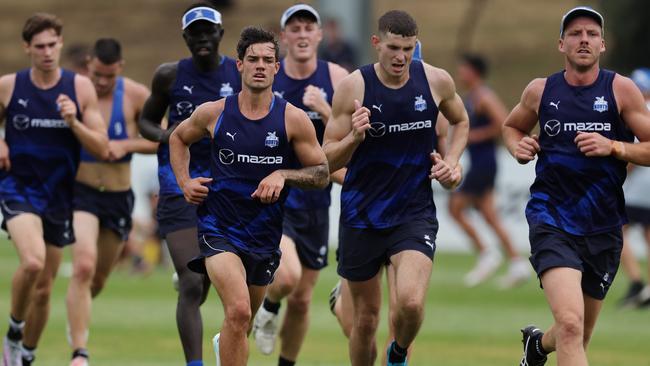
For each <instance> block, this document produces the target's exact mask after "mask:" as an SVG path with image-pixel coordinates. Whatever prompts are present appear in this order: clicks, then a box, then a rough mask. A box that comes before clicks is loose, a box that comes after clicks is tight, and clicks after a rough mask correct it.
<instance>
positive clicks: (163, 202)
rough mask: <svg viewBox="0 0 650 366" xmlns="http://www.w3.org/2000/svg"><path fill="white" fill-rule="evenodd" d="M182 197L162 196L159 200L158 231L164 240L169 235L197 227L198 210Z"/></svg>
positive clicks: (157, 213)
mask: <svg viewBox="0 0 650 366" xmlns="http://www.w3.org/2000/svg"><path fill="white" fill-rule="evenodd" d="M197 207H198V206H196V205H193V204H191V203H189V202H187V201H186V200H185V197H183V196H182V195H161V196H160V197H159V198H158V209H157V212H156V217H157V219H158V231H159V233H160V237H162V238H164V237H166V236H167V234H169V233H173V232H175V231H179V230H183V229H189V228H193V227H196V223H197V221H196V208H197Z"/></svg>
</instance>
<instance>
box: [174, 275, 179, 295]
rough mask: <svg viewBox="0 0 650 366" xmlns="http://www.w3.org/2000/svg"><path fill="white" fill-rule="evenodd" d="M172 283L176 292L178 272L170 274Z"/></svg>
mask: <svg viewBox="0 0 650 366" xmlns="http://www.w3.org/2000/svg"><path fill="white" fill-rule="evenodd" d="M172 285H173V286H174V290H176V292H178V286H179V285H178V272H174V274H173V275H172Z"/></svg>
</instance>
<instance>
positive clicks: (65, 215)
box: [0, 200, 76, 248]
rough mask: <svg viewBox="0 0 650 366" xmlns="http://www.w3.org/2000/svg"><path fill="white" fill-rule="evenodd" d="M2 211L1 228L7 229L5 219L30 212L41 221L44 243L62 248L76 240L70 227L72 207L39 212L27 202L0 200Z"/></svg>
mask: <svg viewBox="0 0 650 366" xmlns="http://www.w3.org/2000/svg"><path fill="white" fill-rule="evenodd" d="M0 210H1V211H2V228H3V229H4V230H7V221H9V220H11V219H12V218H14V217H16V216H18V215H20V214H24V213H32V214H34V215H37V216H39V217H40V218H41V221H42V222H43V239H44V240H45V243H47V244H52V245H54V246H56V247H59V248H63V247H64V246H66V245H70V244H72V243H74V242H75V241H76V239H75V236H74V228H73V227H72V209H59V210H51V211H48V212H45V213H42V212H39V211H38V210H37V209H36V208H34V206H32V205H30V204H29V203H27V202H18V201H9V200H3V201H2V202H0Z"/></svg>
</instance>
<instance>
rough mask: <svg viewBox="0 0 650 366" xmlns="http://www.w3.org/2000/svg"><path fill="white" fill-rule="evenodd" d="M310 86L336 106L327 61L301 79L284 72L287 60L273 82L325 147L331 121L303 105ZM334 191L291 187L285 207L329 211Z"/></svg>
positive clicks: (274, 92) (275, 88)
mask: <svg viewBox="0 0 650 366" xmlns="http://www.w3.org/2000/svg"><path fill="white" fill-rule="evenodd" d="M309 85H313V86H316V87H318V88H319V89H320V90H321V93H322V94H323V97H324V98H325V100H326V101H327V103H328V104H329V105H332V95H333V94H334V88H333V87H332V78H331V76H330V71H329V65H328V62H327V61H323V60H318V66H317V68H316V71H315V72H314V73H313V74H311V75H310V76H309V77H308V78H306V79H301V80H298V79H292V78H291V77H289V76H288V75H287V74H286V72H285V71H284V61H283V62H281V63H280V71H279V72H278V74H277V75H275V81H274V82H273V94H275V96H276V97H281V98H284V100H286V101H288V102H289V103H291V104H293V105H294V106H296V107H298V108H300V109H302V110H304V111H305V112H306V113H307V115H308V116H309V119H311V121H312V123H313V124H314V128H315V129H316V138H318V143H319V144H321V145H322V144H323V135H324V134H325V123H327V121H323V119H322V117H321V115H320V114H319V113H318V112H314V111H312V110H311V109H309V107H307V106H305V105H304V104H303V103H302V96H303V95H304V94H305V89H306V88H307V86H309ZM297 164H298V165H299V164H300V163H299V162H298V163H297ZM331 188H332V185H331V184H330V185H329V186H327V188H326V189H322V190H316V189H309V190H303V189H300V188H296V187H291V190H290V191H289V196H288V197H287V201H286V202H285V207H287V208H290V209H294V210H316V209H322V208H328V207H329V206H330V203H331V198H330V190H331Z"/></svg>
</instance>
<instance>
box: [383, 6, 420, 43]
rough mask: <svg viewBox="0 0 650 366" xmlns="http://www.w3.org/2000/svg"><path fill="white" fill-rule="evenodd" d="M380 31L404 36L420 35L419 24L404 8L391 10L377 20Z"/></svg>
mask: <svg viewBox="0 0 650 366" xmlns="http://www.w3.org/2000/svg"><path fill="white" fill-rule="evenodd" d="M377 29H378V31H379V33H384V34H385V33H388V32H390V33H393V34H397V35H400V36H402V37H413V36H417V35H418V25H417V23H416V22H415V19H413V17H412V16H411V15H410V14H409V13H407V12H405V11H402V10H391V11H388V12H387V13H385V14H384V15H382V16H381V18H379V21H378V22H377Z"/></svg>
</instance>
